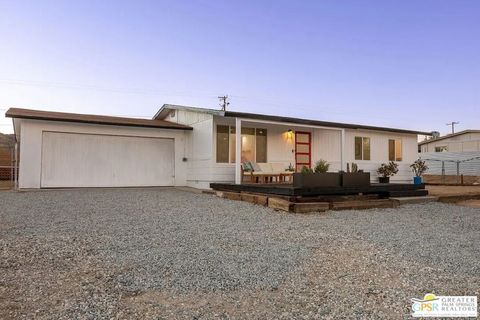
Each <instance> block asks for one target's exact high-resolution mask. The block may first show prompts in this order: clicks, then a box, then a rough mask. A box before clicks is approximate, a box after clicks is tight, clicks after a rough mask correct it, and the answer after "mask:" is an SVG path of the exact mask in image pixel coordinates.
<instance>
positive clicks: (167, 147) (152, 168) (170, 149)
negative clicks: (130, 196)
mask: <svg viewBox="0 0 480 320" xmlns="http://www.w3.org/2000/svg"><path fill="white" fill-rule="evenodd" d="M173 175H174V142H173V139H164V138H144V137H129V136H109V135H94V134H77V133H58V132H44V133H43V139H42V179H41V186H42V187H127V186H171V185H173V184H174V176H173Z"/></svg>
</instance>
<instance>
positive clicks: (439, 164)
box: [419, 151, 480, 185]
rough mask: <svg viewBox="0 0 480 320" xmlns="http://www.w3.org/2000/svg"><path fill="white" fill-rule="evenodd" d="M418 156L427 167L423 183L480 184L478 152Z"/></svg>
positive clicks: (422, 154) (479, 153) (434, 153)
mask: <svg viewBox="0 0 480 320" xmlns="http://www.w3.org/2000/svg"><path fill="white" fill-rule="evenodd" d="M419 156H420V158H421V159H423V160H425V163H426V164H427V166H428V170H427V172H426V173H425V175H424V182H425V183H430V184H468V185H471V184H473V185H475V184H480V152H476V151H475V152H431V153H420V154H419Z"/></svg>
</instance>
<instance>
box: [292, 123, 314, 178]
mask: <svg viewBox="0 0 480 320" xmlns="http://www.w3.org/2000/svg"><path fill="white" fill-rule="evenodd" d="M311 165H312V134H311V133H310V132H302V131H295V168H296V171H300V170H302V168H303V167H309V168H310V167H311Z"/></svg>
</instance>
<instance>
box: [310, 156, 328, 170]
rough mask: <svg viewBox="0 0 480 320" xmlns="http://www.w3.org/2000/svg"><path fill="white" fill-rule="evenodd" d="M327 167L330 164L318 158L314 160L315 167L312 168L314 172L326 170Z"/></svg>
mask: <svg viewBox="0 0 480 320" xmlns="http://www.w3.org/2000/svg"><path fill="white" fill-rule="evenodd" d="M328 168H330V164H329V163H328V162H327V161H326V160H323V159H320V160H318V161H317V162H315V168H314V169H313V170H314V171H315V173H325V172H327V171H328Z"/></svg>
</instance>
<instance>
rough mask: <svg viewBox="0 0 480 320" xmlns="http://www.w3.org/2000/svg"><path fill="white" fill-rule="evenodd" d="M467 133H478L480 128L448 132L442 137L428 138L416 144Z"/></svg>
mask: <svg viewBox="0 0 480 320" xmlns="http://www.w3.org/2000/svg"><path fill="white" fill-rule="evenodd" d="M467 133H480V130H471V129H468V130H463V131H459V132H455V133H450V134H447V135H444V136H443V137H438V138H434V139H429V140H425V141H421V142H419V143H418V145H419V146H421V145H424V144H427V143H431V142H436V141H442V140H444V139H448V138H453V137H457V136H461V135H463V134H467Z"/></svg>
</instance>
